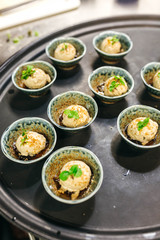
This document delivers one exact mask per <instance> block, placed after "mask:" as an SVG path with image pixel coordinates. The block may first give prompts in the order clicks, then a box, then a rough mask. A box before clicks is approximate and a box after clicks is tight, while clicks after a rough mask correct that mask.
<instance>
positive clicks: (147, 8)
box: [0, 0, 160, 65]
mask: <svg viewBox="0 0 160 240" xmlns="http://www.w3.org/2000/svg"><path fill="white" fill-rule="evenodd" d="M131 14H135V15H139V14H152V15H159V14H160V0H81V6H80V7H79V8H78V9H76V10H73V11H70V12H66V13H63V14H59V15H56V16H52V17H48V18H45V19H42V20H38V21H34V22H32V23H28V24H24V25H20V26H17V27H14V28H11V29H6V30H3V31H0V52H1V57H0V65H1V64H2V63H4V61H6V60H7V59H8V58H9V57H10V56H12V55H13V54H14V53H16V52H17V51H18V50H20V49H21V48H23V47H24V46H26V45H28V44H29V43H30V42H33V41H36V40H37V38H38V37H35V36H34V34H33V35H32V36H30V37H28V36H27V32H28V31H29V30H30V31H32V32H33V33H34V31H38V32H39V38H41V37H43V36H45V35H47V34H49V33H51V32H53V31H58V30H60V29H63V28H65V27H69V26H73V25H75V24H78V23H82V22H86V21H90V20H94V19H100V18H104V17H112V16H124V15H131ZM8 33H9V34H11V38H14V37H17V36H22V35H24V38H23V39H22V40H20V42H19V43H13V42H12V40H11V41H10V42H6V39H7V34H8Z"/></svg>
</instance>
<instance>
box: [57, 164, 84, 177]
mask: <svg viewBox="0 0 160 240" xmlns="http://www.w3.org/2000/svg"><path fill="white" fill-rule="evenodd" d="M70 175H72V176H74V177H76V178H77V177H80V176H81V175H82V170H81V169H80V168H79V167H78V165H73V166H72V167H71V168H70V169H69V171H63V172H61V173H60V175H59V178H60V179H61V180H62V181H66V180H67V179H68V177H69V176H70Z"/></svg>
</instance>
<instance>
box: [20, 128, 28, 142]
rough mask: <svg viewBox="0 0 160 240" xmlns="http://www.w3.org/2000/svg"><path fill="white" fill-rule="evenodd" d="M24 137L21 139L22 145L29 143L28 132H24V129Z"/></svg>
mask: <svg viewBox="0 0 160 240" xmlns="http://www.w3.org/2000/svg"><path fill="white" fill-rule="evenodd" d="M22 137H23V138H22V139H21V145H23V144H25V143H27V141H26V140H27V139H28V137H27V133H26V130H24V129H23V132H22Z"/></svg>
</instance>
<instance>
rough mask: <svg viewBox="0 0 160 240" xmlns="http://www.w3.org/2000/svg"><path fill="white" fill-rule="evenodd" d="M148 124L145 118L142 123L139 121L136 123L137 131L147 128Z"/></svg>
mask: <svg viewBox="0 0 160 240" xmlns="http://www.w3.org/2000/svg"><path fill="white" fill-rule="evenodd" d="M148 123H149V118H145V119H144V120H143V121H139V122H138V123H137V127H138V131H140V130H141V129H142V128H144V127H145V126H147V124H148Z"/></svg>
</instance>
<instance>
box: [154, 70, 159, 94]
mask: <svg viewBox="0 0 160 240" xmlns="http://www.w3.org/2000/svg"><path fill="white" fill-rule="evenodd" d="M153 87H155V88H158V89H160V70H159V71H158V72H156V74H155V75H154V77H153Z"/></svg>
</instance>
